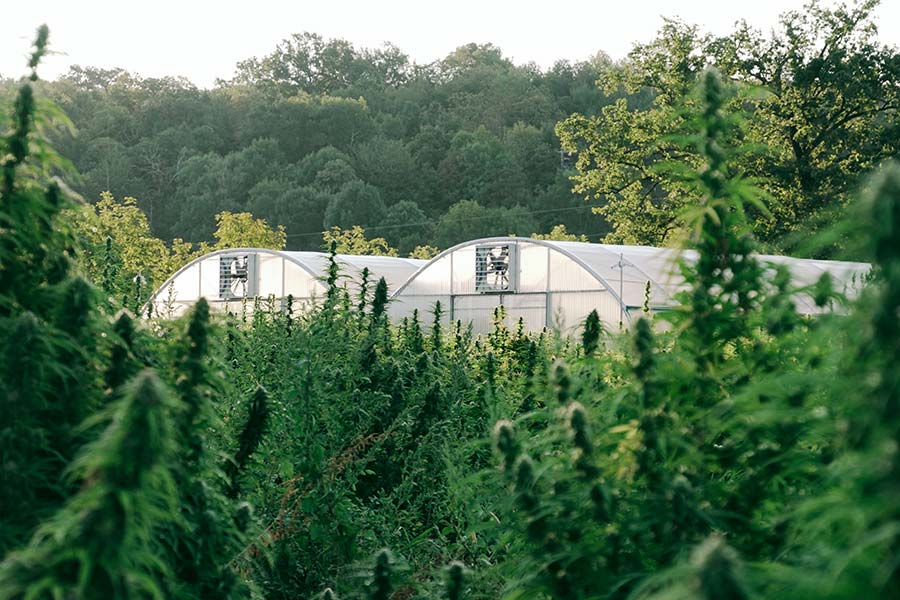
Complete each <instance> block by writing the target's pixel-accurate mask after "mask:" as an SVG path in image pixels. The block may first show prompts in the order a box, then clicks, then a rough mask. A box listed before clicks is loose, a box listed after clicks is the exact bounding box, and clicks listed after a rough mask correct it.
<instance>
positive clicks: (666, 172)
mask: <svg viewBox="0 0 900 600" xmlns="http://www.w3.org/2000/svg"><path fill="white" fill-rule="evenodd" d="M876 4H877V0H861V1H859V2H857V3H855V4H854V5H853V6H851V7H849V8H847V7H837V8H834V9H826V8H823V7H822V6H820V5H819V3H818V2H812V3H811V4H810V5H809V7H807V10H804V11H797V12H789V13H786V14H785V15H784V16H783V17H782V19H781V23H780V25H779V26H778V27H776V28H775V29H774V30H773V31H772V32H771V33H768V34H764V33H762V32H759V31H756V30H754V29H752V28H750V27H748V26H746V25H745V24H738V25H737V26H736V28H735V30H734V31H733V33H732V34H730V35H728V36H726V37H716V36H712V35H709V34H706V33H704V32H703V31H701V30H700V29H699V28H698V27H695V26H691V25H688V24H685V23H682V22H679V21H667V22H666V24H665V26H664V27H663V28H662V30H661V31H660V32H659V34H658V36H657V38H656V39H654V40H652V41H651V42H649V43H647V44H638V45H636V46H635V47H634V50H633V51H632V52H631V54H630V55H629V56H628V58H627V59H625V60H623V61H620V62H613V61H610V60H609V59H608V58H607V57H605V56H604V55H603V54H602V53H598V54H597V55H596V56H595V57H594V58H593V59H591V60H589V61H585V62H580V63H574V64H573V63H570V62H566V61H560V62H558V63H556V64H555V65H553V67H551V68H549V69H546V70H542V69H540V68H537V67H536V66H534V65H516V64H513V63H512V62H511V61H510V60H509V59H507V58H505V57H504V56H503V54H502V52H501V50H500V49H499V48H497V47H495V46H493V45H490V44H486V45H477V44H469V45H465V46H461V47H459V48H458V49H456V50H455V51H454V52H452V53H451V54H449V55H448V56H446V57H445V58H444V59H442V60H439V61H436V62H434V63H431V64H417V63H415V62H414V61H412V60H411V59H410V58H409V57H408V56H407V55H406V54H404V53H403V52H402V51H401V50H400V49H398V48H396V47H393V46H391V45H387V46H385V47H383V48H379V49H366V48H357V47H355V46H353V45H352V44H350V43H348V42H346V41H344V40H339V39H334V40H326V39H323V38H322V37H320V36H318V35H316V34H312V33H303V34H298V35H294V36H292V37H291V38H289V39H286V40H284V41H282V42H281V43H279V44H278V45H277V47H276V48H275V50H274V51H273V52H272V53H270V54H268V55H266V56H263V57H259V58H251V59H248V60H246V61H243V62H241V63H239V64H238V66H237V72H236V75H235V77H234V78H233V79H232V80H229V81H219V82H218V84H217V85H216V87H215V88H214V89H212V90H201V89H197V88H196V87H195V86H194V85H192V84H191V83H190V82H188V81H185V80H183V79H178V78H163V79H149V78H140V77H138V76H135V75H132V74H129V73H127V72H125V71H123V70H121V69H97V68H82V67H74V68H72V69H71V71H70V72H69V73H68V74H67V75H65V76H64V77H62V78H60V79H59V80H58V81H56V82H54V83H52V84H48V86H47V90H46V92H47V94H48V95H50V96H51V97H52V98H54V99H55V100H56V101H57V103H58V104H59V105H60V106H61V107H62V108H63V109H64V110H65V112H66V113H67V114H68V115H69V116H70V117H71V119H72V121H73V123H74V125H75V127H76V129H77V130H78V134H77V135H74V136H73V135H69V134H68V133H62V134H60V135H57V136H56V138H55V139H56V141H57V144H58V147H59V148H60V149H61V151H62V153H63V154H64V155H65V156H67V157H69V158H70V159H71V160H72V161H73V163H74V165H75V167H76V168H77V169H78V170H79V171H80V173H81V174H82V178H81V179H80V180H78V181H76V182H73V184H72V185H73V187H74V188H75V189H76V190H78V191H79V192H81V193H82V195H83V196H84V197H85V198H86V199H88V200H89V201H91V202H95V201H97V200H98V199H99V198H100V194H101V193H102V192H104V191H110V192H112V194H113V195H114V196H115V197H117V198H123V197H126V196H130V197H134V198H137V200H138V204H139V206H140V208H142V209H143V210H144V212H146V214H147V216H148V219H149V224H150V227H151V230H152V232H153V234H154V235H155V236H157V237H159V238H162V239H165V240H171V239H174V238H183V239H185V240H188V241H191V242H195V243H196V242H201V241H211V240H212V236H213V231H214V229H215V223H214V218H213V217H214V215H216V214H218V213H220V212H222V211H230V212H234V213H240V212H250V213H252V214H253V215H254V216H255V217H258V218H263V219H265V220H266V221H267V222H268V223H269V225H271V226H273V227H274V226H277V225H283V226H284V227H285V229H286V234H287V238H286V241H287V247H288V248H289V249H318V248H320V247H321V245H322V239H321V235H320V234H321V232H322V231H324V230H326V229H328V228H330V227H332V226H340V227H341V228H344V229H347V228H349V227H351V226H362V227H363V228H364V229H366V231H367V234H368V235H369V236H370V237H382V238H385V240H386V241H387V243H388V245H390V246H392V247H395V248H397V249H398V250H399V252H400V253H401V254H407V253H409V252H410V251H411V250H413V249H414V248H415V247H416V246H418V245H430V246H433V247H438V248H446V247H448V246H450V245H452V244H454V243H457V242H460V241H463V240H465V239H472V238H477V237H482V236H486V235H495V234H501V235H506V234H509V233H516V234H519V235H530V234H532V233H547V232H549V231H550V230H551V228H552V227H553V226H555V225H559V224H562V225H565V226H566V228H567V230H568V232H569V233H572V234H579V235H580V234H586V235H587V236H588V238H589V239H590V240H592V241H598V240H600V239H602V238H604V237H605V236H608V237H606V239H608V240H610V241H616V242H625V243H638V244H650V245H663V244H666V243H669V242H671V241H673V240H676V239H678V238H679V237H680V236H681V235H682V233H683V229H684V221H683V214H684V211H685V209H686V207H687V206H689V205H691V204H693V203H695V202H696V200H697V198H696V197H695V195H694V194H693V192H692V190H691V189H690V187H689V186H686V185H685V183H684V181H683V177H682V176H681V174H680V173H679V172H678V169H677V168H676V169H672V168H670V167H671V165H673V164H676V165H685V164H694V165H695V164H697V161H698V160H699V159H698V155H697V154H696V152H695V151H694V150H693V149H690V148H684V147H683V146H681V145H679V144H678V140H679V139H680V138H682V137H683V136H684V135H686V133H687V132H688V131H689V130H690V128H691V126H692V123H693V121H694V119H695V117H696V110H697V107H698V106H700V104H699V102H698V99H696V98H694V99H692V98H691V97H690V91H691V90H692V89H693V88H694V85H695V83H696V81H697V77H698V76H699V73H700V72H701V71H702V70H703V69H704V68H705V67H707V66H715V67H716V68H717V69H718V70H719V71H720V72H722V73H723V74H724V75H725V76H726V77H727V78H729V79H730V80H731V81H732V82H734V83H735V84H736V85H738V86H739V88H740V90H741V93H740V94H739V95H738V96H737V97H736V99H735V100H733V101H732V104H731V105H730V106H729V107H728V108H729V110H730V111H731V113H732V114H733V115H734V118H735V119H737V120H738V121H740V122H741V126H740V127H738V128H736V130H735V132H734V134H733V135H734V139H733V140H731V141H732V142H734V143H736V144H739V145H742V146H743V147H744V151H743V153H742V155H741V158H740V159H739V160H737V159H736V160H737V162H736V166H738V167H739V168H740V170H741V171H742V172H744V173H745V174H747V175H749V176H752V177H754V178H755V179H756V180H757V181H758V182H759V184H760V186H761V188H762V189H763V190H764V191H765V192H766V193H767V196H768V198H769V202H768V209H767V210H764V211H763V210H756V209H754V212H753V214H752V216H751V224H752V226H753V228H754V232H755V233H756V235H757V238H758V239H759V240H760V241H761V242H762V243H763V244H764V245H765V247H766V248H767V249H769V250H773V251H791V252H795V253H799V254H808V253H809V252H811V250H810V249H809V248H803V247H802V246H800V247H798V242H799V241H802V240H804V239H807V238H808V234H809V233H810V232H811V231H812V232H814V231H819V230H821V229H822V228H823V227H827V225H828V224H829V223H831V222H833V221H834V220H835V218H836V217H835V215H836V213H837V211H839V210H840V209H841V208H843V207H845V206H847V205H848V204H850V203H851V202H852V199H853V197H854V196H853V194H854V191H855V189H856V187H857V185H858V184H859V176H860V174H861V173H863V172H865V171H867V170H868V169H871V168H873V167H874V166H876V165H877V164H878V163H879V162H881V161H882V160H884V159H886V158H889V157H892V156H897V154H898V152H900V142H898V140H900V129H898V127H900V125H898V123H900V118H898V114H900V112H898V111H900V55H898V52H897V49H896V48H890V47H885V46H884V45H882V44H880V43H879V42H878V39H877V37H876V33H875V24H874V22H873V20H872V10H873V8H874V6H875V5H876ZM9 87H10V89H11V86H9ZM561 149H564V150H565V152H561ZM573 176H574V179H573ZM573 185H574V191H573ZM585 198H587V199H588V200H589V202H586V201H585ZM592 208H594V209H597V210H598V211H599V213H600V214H599V215H597V214H592V213H591V209H592ZM840 247H841V244H840V243H837V244H836V245H835V246H834V247H832V248H819V249H817V250H816V252H818V253H819V254H829V253H834V252H836V251H839V250H840Z"/></svg>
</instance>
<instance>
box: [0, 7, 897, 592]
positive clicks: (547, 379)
mask: <svg viewBox="0 0 900 600" xmlns="http://www.w3.org/2000/svg"><path fill="white" fill-rule="evenodd" d="M874 5H875V3H874V2H868V1H864V2H859V3H857V4H854V5H853V6H851V7H850V8H846V7H839V8H825V7H823V6H821V5H820V4H819V3H817V2H812V3H811V4H810V5H809V6H808V10H806V11H804V12H798V13H787V14H785V15H784V16H783V17H782V25H781V28H780V29H778V30H776V31H775V32H773V33H772V34H771V35H770V36H768V37H767V36H765V35H764V34H762V33H760V32H756V31H754V30H752V29H750V28H749V27H744V26H740V25H739V26H738V27H737V29H736V30H735V31H734V32H733V34H732V35H730V36H729V37H727V38H714V37H711V36H709V35H706V34H704V33H703V32H702V31H701V30H700V29H699V28H697V27H694V26H689V25H686V24H684V23H681V22H677V21H670V22H667V24H666V26H665V27H664V28H663V30H662V31H661V32H660V34H659V37H658V38H657V39H656V40H655V41H654V42H652V43H650V44H646V45H637V46H635V49H634V51H633V52H632V53H631V55H630V56H629V57H628V59H627V60H625V61H622V62H619V63H614V62H612V61H610V60H608V59H606V58H604V57H603V56H598V57H597V58H596V60H594V61H591V62H590V63H585V64H577V65H571V64H565V63H559V64H557V65H556V66H555V67H554V68H553V69H551V70H550V71H547V72H542V71H540V70H539V69H536V68H534V67H531V66H527V65H526V66H516V65H513V64H511V63H510V62H509V61H507V60H505V59H504V58H503V56H502V54H501V53H500V51H499V49H497V48H495V47H493V46H463V47H461V48H459V49H458V50H457V51H456V52H455V53H453V54H451V55H450V56H448V57H447V58H446V59H444V60H443V61H440V62H439V63H437V64H432V65H416V64H413V63H411V62H410V60H409V59H408V57H406V56H405V55H404V54H403V53H402V52H401V51H400V50H398V49H396V48H393V47H390V46H389V47H385V48H382V49H379V50H369V49H361V50H360V49H356V48H354V47H353V46H351V45H349V44H347V43H346V42H343V41H341V40H323V39H322V38H320V37H318V36H316V35H313V34H301V35H298V36H295V37H293V38H291V39H290V40H286V41H284V42H282V43H281V44H280V45H279V46H278V47H277V49H276V50H275V51H274V52H273V53H272V54H270V55H268V56H265V57H262V58H255V59H249V60H247V61H245V62H242V63H241V64H240V65H239V66H238V70H237V75H236V77H235V78H234V79H233V80H231V81H222V82H220V83H219V84H218V85H217V86H216V88H215V89H213V90H199V89H197V88H195V87H194V86H192V85H191V84H190V83H188V82H186V81H181V80H148V79H140V78H136V77H133V76H132V75H129V74H128V73H125V72H123V71H103V70H98V69H88V68H84V69H80V68H79V69H73V70H72V71H71V72H70V73H69V75H67V76H65V77H63V78H61V79H60V80H58V81H55V82H43V81H41V80H40V78H39V73H40V63H41V60H42V59H43V58H44V57H45V55H46V53H47V52H48V51H49V49H50V48H51V46H50V45H49V44H50V39H51V32H50V31H49V30H48V29H47V27H46V26H43V27H40V28H39V29H38V31H37V35H36V38H35V40H34V45H33V48H32V49H31V52H30V54H29V61H28V64H27V74H26V76H25V77H23V78H21V79H20V80H15V81H14V80H6V81H5V82H4V83H3V90H4V91H3V93H2V96H0V102H2V104H0V335H2V339H4V340H6V342H5V344H4V348H3V349H2V350H0V600H7V599H9V600H25V599H40V600H43V599H45V598H46V599H53V600H57V599H59V600H62V599H70V598H71V599H91V600H93V599H107V598H114V599H151V598H153V599H168V598H172V599H207V598H210V599H211V598H229V599H239V598H253V599H262V598H272V599H285V600H287V599H298V598H320V599H329V600H333V599H336V598H350V599H354V598H356V599H363V598H365V599H372V600H389V599H393V600H405V599H413V598H415V599H423V600H426V599H439V598H440V599H444V598H446V599H450V600H463V599H473V600H474V599H484V600H487V599H497V598H503V599H510V600H512V599H526V598H529V599H530V598H534V599H539V600H551V599H552V600H557V599H559V600H571V599H575V600H588V599H610V600H613V599H640V600H651V599H652V600H669V599H683V600H743V599H748V600H749V599H755V598H772V599H775V598H777V599H805V598H829V599H847V600H850V599H857V598H873V599H882V598H883V599H885V600H887V599H894V598H897V597H898V596H900V370H898V369H897V368H896V365H897V363H898V360H900V163H898V162H897V160H896V159H897V158H898V145H900V118H898V117H900V51H898V50H897V49H896V48H891V47H886V46H883V45H881V44H879V43H878V42H877V37H876V33H875V30H874V23H873V22H872V20H871V16H870V15H871V10H872V8H873V6H874ZM320 217H321V219H320ZM560 225H564V226H565V227H558V226H560ZM323 232H324V233H323ZM496 233H499V234H507V233H519V234H522V235H530V234H532V233H534V234H539V235H549V236H555V237H564V236H571V237H574V238H576V239H577V238H578V236H586V238H587V239H590V240H591V241H597V240H598V239H601V238H602V239H605V240H608V241H615V242H621V243H629V244H656V245H668V246H673V247H680V248H683V249H687V250H690V251H691V252H693V253H694V254H695V255H696V257H697V260H695V261H691V262H683V263H680V264H679V265H678V268H679V270H680V272H681V273H682V275H683V277H684V279H685V281H686V284H687V286H686V290H685V291H684V292H683V293H682V294H681V295H680V296H679V298H678V300H679V305H678V306H677V307H676V308H675V309H674V310H671V311H667V312H665V313H658V314H656V313H653V312H651V311H650V310H645V311H639V313H638V314H635V315H633V316H632V319H631V320H630V322H629V323H628V324H627V326H624V327H622V328H620V329H618V330H606V329H604V327H602V326H601V324H600V322H599V318H598V317H597V315H596V313H593V314H591V315H590V316H589V317H588V318H587V319H586V321H585V322H584V324H583V326H582V327H581V328H580V330H579V332H578V335H576V336H572V335H568V334H566V333H563V332H560V331H556V330H553V329H545V330H543V331H541V332H528V331H526V330H525V328H524V326H523V325H522V324H521V323H518V324H515V323H514V324H508V323H507V321H506V319H505V318H504V317H505V315H504V311H503V308H502V307H499V308H498V309H497V311H496V313H495V314H494V326H493V329H492V331H491V332H490V333H488V334H487V335H483V336H477V335H473V333H472V331H471V328H470V327H467V326H466V324H465V323H461V322H458V321H457V322H455V323H452V324H450V325H446V324H443V323H442V320H441V318H440V317H441V314H442V311H444V310H446V307H441V306H440V305H435V306H434V307H433V308H432V310H431V311H430V312H429V313H424V314H420V313H415V314H414V315H413V316H412V317H411V318H406V319H403V320H402V321H401V322H397V323H395V322H391V321H390V320H389V319H388V317H387V313H386V310H387V306H388V303H389V298H388V293H389V290H388V289H387V286H386V284H385V282H384V280H380V281H368V280H365V279H364V280H363V281H360V282H357V283H358V284H359V285H358V286H356V287H354V288H352V289H354V290H358V291H354V292H353V293H351V292H350V291H349V290H350V289H351V288H350V287H348V286H347V285H346V276H345V274H343V273H342V272H341V270H340V268H339V265H338V262H337V261H336V259H335V255H336V254H337V253H338V252H343V251H355V252H360V253H383V254H392V253H393V254H397V253H401V254H404V255H406V254H408V253H410V252H415V251H416V248H417V247H420V248H419V252H430V251H431V250H428V249H423V248H421V247H424V246H433V247H437V248H446V247H447V246H449V245H452V244H453V243H455V242H458V241H462V240H463V239H469V238H473V237H477V236H479V235H490V234H496ZM185 240H187V241H185ZM236 245H248V246H260V247H272V248H283V247H288V248H310V249H323V250H325V251H327V252H328V253H329V255H330V257H331V259H330V263H329V264H330V268H329V270H328V275H327V278H326V279H325V281H324V283H325V284H326V286H327V294H326V295H325V296H324V297H323V298H321V300H320V302H319V303H318V304H317V305H316V306H315V307H314V308H313V309H312V310H309V311H306V312H303V313H297V312H295V311H293V310H290V306H289V304H290V299H288V306H287V308H285V307H284V306H282V305H281V304H278V303H276V302H275V301H274V300H271V299H270V300H266V299H256V300H248V302H247V303H246V304H245V307H244V310H243V311H241V312H240V313H239V314H231V313H228V314H221V313H215V312H214V311H212V310H211V308H210V305H209V304H208V303H207V302H205V301H203V300H201V301H200V302H198V303H197V304H196V305H195V306H194V307H193V308H192V310H191V311H190V312H189V314H187V315H186V316H184V317H182V318H180V319H174V320H165V319H152V318H146V316H145V315H142V313H141V309H142V302H143V300H144V299H146V294H147V293H148V289H147V288H151V287H152V285H153V284H154V282H156V283H159V282H160V281H161V280H162V278H164V277H165V276H166V275H167V274H169V273H171V271H172V270H174V269H175V268H177V266H178V265H180V264H183V263H184V262H185V261H186V260H188V258H189V257H190V256H193V255H195V254H196V253H197V252H205V251H207V250H209V249H212V248H227V247H233V246H236ZM788 250H790V251H792V252H795V253H797V254H802V255H807V256H823V257H831V256H839V257H849V258H852V259H854V260H859V261H866V262H868V263H870V264H871V265H872V270H871V272H870V274H869V277H868V280H867V281H866V284H865V286H864V289H863V290H862V292H861V294H860V295H859V297H855V298H848V297H846V296H845V294H844V293H843V290H840V289H836V288H835V286H834V285H833V284H832V282H831V280H830V278H829V277H827V276H823V277H822V278H821V279H819V280H818V281H817V282H816V283H815V284H814V285H813V286H807V287H801V286H798V285H797V284H796V283H795V282H794V281H792V279H791V275H790V273H789V272H788V271H787V270H786V269H785V268H783V267H782V268H779V267H777V266H775V265H772V264H767V263H765V262H764V261H762V260H761V259H760V258H759V257H758V255H759V254H760V253H766V252H768V253H771V252H777V251H788ZM801 293H802V294H805V295H807V296H809V297H810V298H812V299H813V301H814V302H815V304H816V305H817V306H819V307H822V308H829V309H830V310H827V311H825V312H824V313H823V314H822V315H819V316H816V317H807V316H802V315H800V314H799V313H798V311H797V309H796V307H795V304H794V298H795V296H796V295H797V294H801Z"/></svg>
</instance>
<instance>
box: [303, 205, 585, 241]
mask: <svg viewBox="0 0 900 600" xmlns="http://www.w3.org/2000/svg"><path fill="white" fill-rule="evenodd" d="M594 208H596V207H595V206H590V205H585V206H570V207H568V208H545V209H541V210H526V211H525V212H526V213H527V214H529V215H543V214H549V213H558V212H569V211H573V210H585V209H594ZM492 219H494V217H490V216H484V217H466V218H463V219H458V220H459V221H464V222H469V221H486V220H492ZM439 222H440V219H437V220H435V219H431V220H428V221H420V222H418V223H403V224H398V225H378V226H376V227H366V226H365V225H361V226H360V227H362V228H363V229H365V230H366V233H369V232H370V231H385V230H391V229H403V228H406V227H421V226H423V225H437V224H438V223H439ZM321 235H322V232H321V231H311V232H308V233H288V234H287V235H286V236H285V237H287V238H298V237H312V236H316V237H319V236H321Z"/></svg>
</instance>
